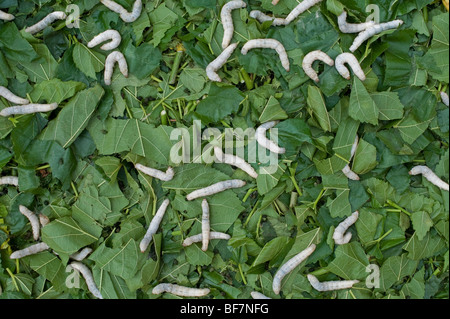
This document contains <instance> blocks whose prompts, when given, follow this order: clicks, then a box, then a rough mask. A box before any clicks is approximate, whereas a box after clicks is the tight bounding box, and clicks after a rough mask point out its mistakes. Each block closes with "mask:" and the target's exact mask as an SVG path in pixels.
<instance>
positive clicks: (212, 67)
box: [206, 43, 238, 82]
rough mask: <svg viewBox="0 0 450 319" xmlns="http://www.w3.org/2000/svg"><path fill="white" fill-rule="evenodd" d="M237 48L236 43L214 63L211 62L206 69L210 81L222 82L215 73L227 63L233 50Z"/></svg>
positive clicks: (224, 51)
mask: <svg viewBox="0 0 450 319" xmlns="http://www.w3.org/2000/svg"><path fill="white" fill-rule="evenodd" d="M237 46H238V44H237V43H233V44H230V45H229V46H228V47H227V48H226V49H225V50H223V51H222V53H221V54H220V55H219V56H218V57H217V58H216V59H215V60H214V61H212V62H211V63H210V64H209V65H208V66H207V67H206V75H207V76H208V78H209V79H210V80H211V81H215V82H222V79H221V78H220V76H219V75H218V74H217V71H218V70H219V69H220V68H221V67H222V66H223V65H224V64H225V63H226V62H227V60H228V59H229V58H230V56H231V55H232V54H233V52H234V50H236V48H237Z"/></svg>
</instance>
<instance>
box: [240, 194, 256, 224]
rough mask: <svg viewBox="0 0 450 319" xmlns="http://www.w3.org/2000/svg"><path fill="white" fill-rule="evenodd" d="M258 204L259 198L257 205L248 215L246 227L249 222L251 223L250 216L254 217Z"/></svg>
mask: <svg viewBox="0 0 450 319" xmlns="http://www.w3.org/2000/svg"><path fill="white" fill-rule="evenodd" d="M258 204H259V199H258V201H257V202H256V204H255V206H253V209H252V211H251V212H250V214H249V215H248V217H247V220H246V221H245V223H244V227H246V226H247V224H248V223H249V221H250V218H252V216H253V214H254V213H255V211H256V209H257V208H258Z"/></svg>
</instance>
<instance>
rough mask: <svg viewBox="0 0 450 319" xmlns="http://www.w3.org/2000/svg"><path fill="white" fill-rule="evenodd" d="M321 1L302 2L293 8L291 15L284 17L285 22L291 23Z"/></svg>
mask: <svg viewBox="0 0 450 319" xmlns="http://www.w3.org/2000/svg"><path fill="white" fill-rule="evenodd" d="M321 1H322V0H303V1H302V2H301V3H300V4H299V5H298V6H296V7H295V8H294V10H292V11H291V13H289V14H288V16H287V17H286V22H287V23H291V22H292V21H294V20H295V19H296V18H297V17H298V16H299V15H301V14H302V13H303V12H305V11H306V10H309V9H310V8H312V7H313V6H315V5H316V4H318V3H319V2H321Z"/></svg>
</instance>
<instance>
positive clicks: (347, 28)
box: [338, 11, 375, 33]
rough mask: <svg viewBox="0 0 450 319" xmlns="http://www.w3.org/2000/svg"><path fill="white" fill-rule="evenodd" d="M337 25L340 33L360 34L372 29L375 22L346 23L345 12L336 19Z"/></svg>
mask: <svg viewBox="0 0 450 319" xmlns="http://www.w3.org/2000/svg"><path fill="white" fill-rule="evenodd" d="M338 25H339V30H341V32H342V33H360V32H362V31H364V30H366V29H367V28H370V27H373V26H374V25H375V22H373V21H369V22H364V23H357V24H354V23H347V12H346V11H344V12H342V14H341V15H340V16H339V17H338Z"/></svg>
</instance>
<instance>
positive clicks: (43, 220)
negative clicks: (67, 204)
mask: <svg viewBox="0 0 450 319" xmlns="http://www.w3.org/2000/svg"><path fill="white" fill-rule="evenodd" d="M39 223H40V224H41V226H42V227H44V226H46V225H48V224H50V218H48V217H47V216H45V215H44V214H39Z"/></svg>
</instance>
